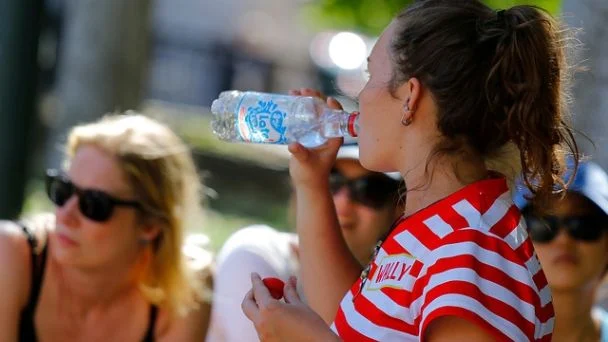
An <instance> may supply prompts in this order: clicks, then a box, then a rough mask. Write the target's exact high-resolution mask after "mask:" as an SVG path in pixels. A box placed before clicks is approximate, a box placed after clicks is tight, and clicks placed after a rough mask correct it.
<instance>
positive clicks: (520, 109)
mask: <svg viewBox="0 0 608 342" xmlns="http://www.w3.org/2000/svg"><path fill="white" fill-rule="evenodd" d="M396 25H397V29H396V31H395V35H394V37H393V42H392V45H391V50H390V54H391V58H392V62H393V70H394V73H393V78H392V80H391V82H390V84H389V88H390V90H391V92H392V93H393V94H395V90H396V88H397V87H398V86H399V85H401V84H403V83H404V82H405V81H407V80H408V79H409V78H410V77H416V78H418V79H419V80H420V82H421V83H422V85H423V86H424V87H426V88H427V89H429V90H430V92H431V93H432V96H433V98H434V100H435V102H436V104H437V107H438V114H437V115H438V126H439V127H438V128H439V130H440V132H441V133H442V134H443V136H444V138H445V139H444V141H443V142H442V143H440V144H439V145H438V146H436V148H435V151H434V152H435V153H434V154H433V155H436V154H439V153H448V152H454V151H458V150H459V149H461V148H463V147H468V148H472V149H473V151H475V152H476V153H479V155H481V156H482V157H484V158H485V159H486V160H487V159H489V158H491V157H493V156H495V155H496V154H497V153H499V152H501V151H502V150H504V149H505V147H509V145H514V146H515V147H517V149H516V150H517V151H518V152H519V157H520V160H521V162H520V164H521V165H520V166H521V169H522V171H523V176H524V180H525V183H526V184H527V185H528V186H529V187H530V188H531V189H532V191H533V193H535V197H536V198H537V201H539V203H540V204H542V203H547V202H546V201H547V200H548V198H549V196H550V195H551V194H552V193H553V190H554V185H555V184H556V183H557V184H560V183H563V181H562V179H561V173H562V170H563V167H562V162H561V161H562V158H561V153H560V147H561V146H566V147H567V148H568V149H569V150H570V151H571V153H573V154H574V157H575V158H574V159H575V160H576V161H578V147H577V145H576V142H575V141H574V137H573V132H572V130H571V128H569V127H568V125H567V124H566V123H565V121H564V116H565V113H566V111H567V102H568V101H567V100H568V98H569V97H568V94H567V92H566V91H565V89H566V88H567V87H566V86H567V83H568V82H567V81H568V79H569V77H568V76H569V72H568V70H569V69H568V68H567V63H566V54H565V52H566V49H565V42H566V41H567V40H566V38H567V37H566V36H565V34H564V33H565V31H564V30H562V29H561V28H560V26H559V24H558V23H557V21H556V20H555V19H554V18H552V17H551V15H549V14H548V13H546V12H545V11H544V10H542V9H540V8H537V7H534V6H515V7H512V8H510V9H507V10H501V11H494V10H492V9H490V8H489V7H487V6H486V5H484V4H482V3H481V2H480V1H478V0H468V1H462V0H449V1H448V0H426V1H417V2H415V3H414V4H412V5H411V6H409V7H408V8H406V9H405V10H404V11H403V12H402V13H401V14H400V15H399V16H398V17H397V18H396ZM511 164H517V163H511ZM499 171H503V170H499ZM562 185H564V184H562Z"/></svg>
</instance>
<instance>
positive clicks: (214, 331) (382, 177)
mask: <svg viewBox="0 0 608 342" xmlns="http://www.w3.org/2000/svg"><path fill="white" fill-rule="evenodd" d="M329 182H330V184H331V193H332V196H333V202H334V206H335V210H336V213H337V217H338V221H339V223H340V227H341V231H342V236H343V238H344V241H345V242H346V244H347V245H348V247H349V249H350V250H351V251H352V252H353V254H354V255H355V256H356V258H357V260H358V261H359V263H360V264H361V265H364V264H366V263H367V262H368V261H369V259H370V257H371V254H372V251H373V247H374V245H375V244H376V243H377V241H378V239H379V238H380V237H381V236H382V235H383V234H384V233H385V232H386V230H387V229H388V227H389V226H390V224H391V223H392V222H393V221H394V220H395V219H396V218H397V217H398V216H399V215H400V213H401V208H402V205H401V206H400V205H399V204H400V203H401V201H400V200H399V193H400V191H399V188H400V185H401V184H402V183H401V182H400V177H399V174H398V173H386V174H385V173H378V172H371V171H368V170H366V169H365V168H363V167H362V166H361V164H360V162H359V148H358V146H357V145H356V144H349V145H343V146H342V147H341V148H340V150H339V151H338V155H337V158H336V162H335V164H334V166H333V169H332V171H331V173H330V175H329ZM293 200H294V198H292V203H291V204H292V211H293V207H294V206H295V203H293ZM252 272H257V273H259V274H260V275H262V276H263V277H276V278H280V279H282V280H285V281H286V280H288V279H289V278H290V277H291V276H297V275H298V274H299V260H298V239H297V235H296V234H295V233H291V232H280V231H277V230H275V229H273V228H271V227H268V226H265V225H254V226H250V227H245V228H243V229H241V230H239V231H237V232H235V233H234V234H233V235H232V236H230V237H229V238H228V239H227V241H226V242H225V243H224V245H223V246H222V249H221V250H220V251H219V253H218V255H217V259H216V273H215V277H214V284H215V285H216V286H215V290H214V293H213V305H212V308H213V309H212V318H211V327H210V330H209V334H208V336H207V341H208V342H219V341H224V342H236V341H244V342H246V341H258V340H259V339H258V335H257V333H256V331H255V328H254V326H253V324H252V323H251V321H249V320H248V319H247V317H246V316H245V315H244V314H243V312H242V310H241V299H242V298H243V296H244V295H245V294H246V293H247V291H248V290H249V289H250V287H251V281H250V274H251V273H252ZM298 291H299V293H300V294H301V295H302V296H303V291H302V289H301V288H299V289H298Z"/></svg>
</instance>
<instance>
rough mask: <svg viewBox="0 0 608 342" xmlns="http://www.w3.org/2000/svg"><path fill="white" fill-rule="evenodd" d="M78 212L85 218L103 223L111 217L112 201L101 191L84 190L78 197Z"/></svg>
mask: <svg viewBox="0 0 608 342" xmlns="http://www.w3.org/2000/svg"><path fill="white" fill-rule="evenodd" d="M79 205H80V211H81V212H82V214H83V215H84V216H86V217H87V218H89V219H91V220H93V221H97V222H103V221H106V220H108V219H109V218H110V217H111V216H112V211H113V209H114V204H113V203H112V200H111V199H110V198H109V197H108V195H106V194H105V193H103V192H101V191H94V190H85V191H83V192H82V194H81V195H80V202H79Z"/></svg>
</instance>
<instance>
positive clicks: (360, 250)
mask: <svg viewBox="0 0 608 342" xmlns="http://www.w3.org/2000/svg"><path fill="white" fill-rule="evenodd" d="M334 167H335V168H336V170H338V172H340V173H341V174H342V175H344V176H345V177H346V178H348V179H356V178H360V177H363V176H366V175H369V174H372V172H370V171H368V170H366V169H365V168H363V167H362V166H361V164H360V163H359V162H358V161H357V160H353V159H339V160H337V161H336V164H335V166H334ZM333 201H334V205H335V206H336V213H337V214H338V221H339V223H340V227H341V228H342V234H343V235H344V240H346V244H347V245H348V248H349V249H350V250H351V251H352V252H353V254H354V256H355V257H356V259H357V260H358V261H359V263H360V264H362V265H365V264H367V262H368V261H369V258H370V256H371V251H372V249H373V247H374V246H375V245H376V242H377V241H378V239H379V238H380V237H381V236H382V235H384V233H385V232H386V231H387V230H388V228H389V227H390V225H391V223H392V222H393V221H394V220H395V219H396V218H397V216H399V215H400V214H401V212H400V210H398V209H397V208H396V207H395V206H393V205H391V204H390V203H389V204H387V205H386V206H385V207H383V208H380V209H374V208H370V207H367V206H365V205H363V204H360V203H357V202H355V201H352V200H351V199H350V197H349V190H348V189H347V188H346V187H343V188H342V189H340V190H339V191H338V192H337V193H336V194H334V196H333Z"/></svg>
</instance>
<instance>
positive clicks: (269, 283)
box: [262, 277, 285, 300]
mask: <svg viewBox="0 0 608 342" xmlns="http://www.w3.org/2000/svg"><path fill="white" fill-rule="evenodd" d="M262 281H263V282H264V285H266V287H267V288H268V291H270V295H271V296H272V298H274V299H277V300H278V299H281V298H283V288H284V287H285V283H284V282H283V281H282V280H281V279H279V278H273V277H269V278H264V279H262Z"/></svg>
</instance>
